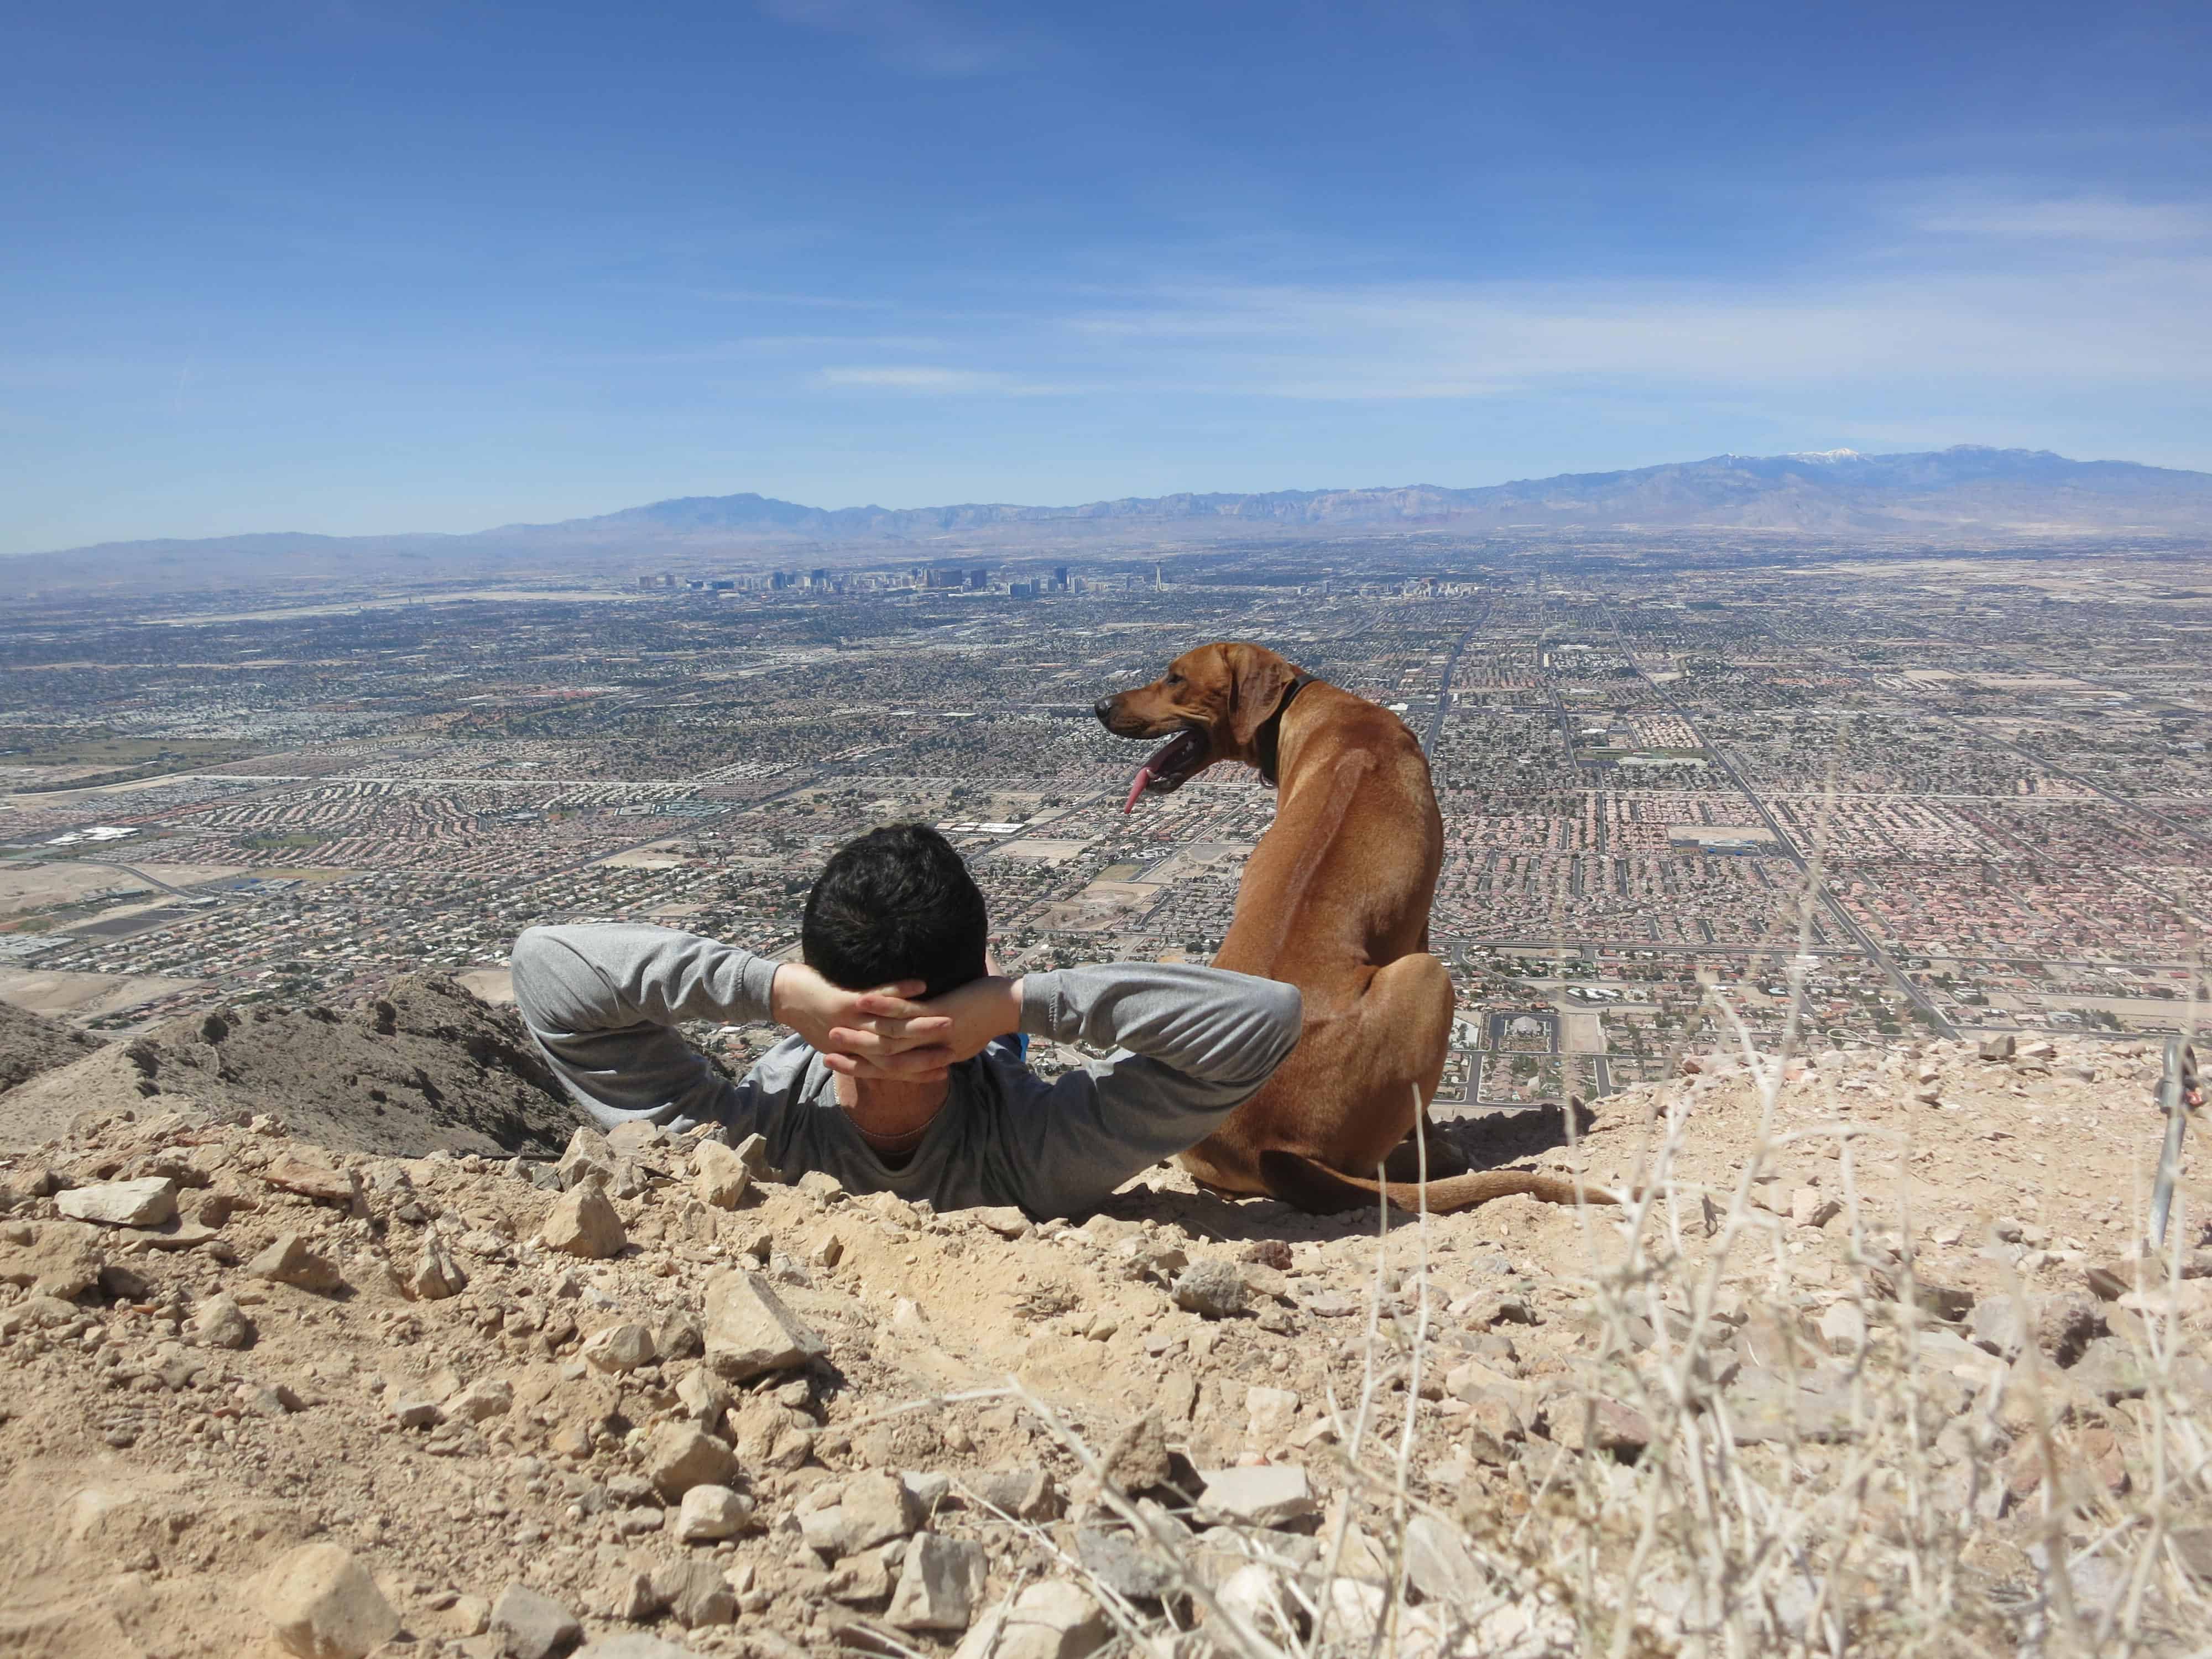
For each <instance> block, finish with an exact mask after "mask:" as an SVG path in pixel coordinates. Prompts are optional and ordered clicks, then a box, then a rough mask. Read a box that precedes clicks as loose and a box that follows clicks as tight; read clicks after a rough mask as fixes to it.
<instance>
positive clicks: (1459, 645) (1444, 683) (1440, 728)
mask: <svg viewBox="0 0 2212 1659" xmlns="http://www.w3.org/2000/svg"><path fill="white" fill-rule="evenodd" d="M1483 615H1484V618H1485V619H1486V618H1487V617H1488V615H1489V607H1488V606H1485V607H1484V611H1483ZM1481 628H1482V620H1480V619H1478V620H1477V621H1476V623H1474V626H1473V627H1471V628H1469V629H1468V630H1467V632H1466V633H1464V634H1462V635H1460V636H1459V638H1458V639H1457V640H1456V641H1454V642H1453V645H1452V648H1451V655H1450V656H1449V657H1447V658H1445V659H1444V671H1443V677H1442V678H1439V679H1438V680H1437V713H1436V718H1435V719H1433V720H1431V721H1430V722H1429V735H1428V736H1427V737H1425V738H1423V739H1422V740H1421V751H1422V753H1424V754H1425V755H1426V756H1427V757H1429V759H1430V760H1431V762H1433V761H1434V760H1435V759H1436V757H1437V739H1439V738H1442V737H1443V734H1444V716H1445V715H1446V714H1449V713H1451V683H1452V671H1454V670H1455V669H1456V668H1457V667H1458V666H1459V656H1460V653H1461V652H1462V651H1464V650H1466V649H1467V642H1468V641H1469V640H1471V639H1473V638H1474V636H1475V635H1476V634H1477V633H1479V632H1480V631H1481Z"/></svg>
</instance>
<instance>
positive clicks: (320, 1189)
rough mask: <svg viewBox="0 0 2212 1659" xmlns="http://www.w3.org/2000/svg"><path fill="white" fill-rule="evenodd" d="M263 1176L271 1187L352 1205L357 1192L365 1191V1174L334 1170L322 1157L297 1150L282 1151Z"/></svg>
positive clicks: (325, 1200)
mask: <svg viewBox="0 0 2212 1659" xmlns="http://www.w3.org/2000/svg"><path fill="white" fill-rule="evenodd" d="M261 1178H262V1180H264V1181H265V1182H268V1183H269V1185H270V1186H271V1187H281V1188H283V1189H284V1190H285V1191H286V1192H288V1193H297V1194H300V1196H301V1197H302V1198H312V1199H314V1200H317V1201H318V1202H319V1203H324V1204H339V1205H343V1206H347V1207H348V1208H350V1207H352V1205H353V1200H354V1197H355V1195H356V1194H358V1193H359V1192H360V1191H361V1177H360V1176H357V1175H356V1174H355V1173H354V1172H353V1171H352V1170H334V1169H332V1168H331V1166H330V1165H329V1164H325V1163H323V1162H321V1161H320V1160H319V1159H316V1158H302V1157H301V1155H300V1154H299V1153H297V1152H280V1153H278V1154H277V1156H276V1158H272V1159H270V1163H269V1164H268V1166H267V1167H266V1168H265V1169H264V1170H262V1171H261Z"/></svg>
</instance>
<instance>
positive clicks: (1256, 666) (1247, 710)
mask: <svg viewBox="0 0 2212 1659" xmlns="http://www.w3.org/2000/svg"><path fill="white" fill-rule="evenodd" d="M1221 654H1222V656H1223V657H1224V658H1225V659H1227V663H1228V667H1229V734H1230V735H1231V737H1233V738H1236V739H1237V746H1238V747H1239V748H1248V747H1249V746H1250V744H1251V743H1252V740H1253V739H1254V738H1256V737H1257V736H1258V735H1259V732H1260V728H1261V726H1265V725H1266V724H1267V717H1268V716H1269V715H1270V714H1273V713H1274V712H1275V709H1276V708H1277V707H1278V705H1279V704H1280V703H1281V702H1282V701H1283V693H1284V692H1285V691H1287V690H1290V689H1291V681H1292V680H1294V679H1296V678H1297V677H1298V671H1297V669H1295V668H1293V667H1292V666H1291V665H1290V664H1289V663H1287V662H1285V661H1284V660H1283V659H1282V658H1280V657H1279V656H1277V655H1276V654H1275V653H1273V652H1272V651H1270V650H1268V649H1267V647H1266V646H1264V645H1243V644H1237V645H1225V646H1223V647H1221Z"/></svg>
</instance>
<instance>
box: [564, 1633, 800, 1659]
mask: <svg viewBox="0 0 2212 1659" xmlns="http://www.w3.org/2000/svg"><path fill="white" fill-rule="evenodd" d="M792 1651H793V1653H797V1652H798V1651H799V1650H798V1649H796V1648H794V1649H793V1650H792ZM575 1659H694V1656H693V1654H692V1651H691V1650H690V1649H689V1648H679V1647H678V1646H677V1645H676V1644H674V1643H673V1642H664V1641H662V1640H661V1639H660V1638H659V1637H658V1636H647V1635H644V1634H642V1633H641V1632H636V1631H630V1632H626V1633H624V1634H623V1635H621V1636H603V1637H601V1638H599V1640H598V1641H596V1642H594V1643H592V1644H591V1646H589V1647H587V1648H579V1649H578V1650H576V1656H575Z"/></svg>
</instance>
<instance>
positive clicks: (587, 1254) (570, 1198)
mask: <svg viewBox="0 0 2212 1659" xmlns="http://www.w3.org/2000/svg"><path fill="white" fill-rule="evenodd" d="M576 1133H578V1134H582V1133H584V1131H583V1130H581V1129H579V1130H578V1131H577V1132H576ZM538 1237H539V1238H540V1239H541V1240H542V1241H543V1242H544V1244H545V1246H546V1248H547V1249H554V1250H560V1251H562V1252H564V1253H566V1254H567V1255H576V1256H581V1257H583V1258H584V1259H585V1260H586V1261H605V1259H606V1258H607V1257H609V1256H612V1255H621V1254H622V1252H623V1248H624V1247H625V1246H627V1245H628V1244H629V1235H628V1234H626V1233H625V1232H623V1225H622V1218H621V1217H620V1216H618V1215H617V1214H616V1213H615V1206H614V1202H613V1200H611V1199H610V1198H608V1196H607V1195H606V1193H605V1190H604V1189H603V1188H600V1187H599V1185H597V1184H596V1183H587V1184H586V1185H584V1186H581V1187H574V1188H570V1189H569V1190H568V1192H566V1193H563V1194H562V1195H561V1196H560V1197H559V1198H557V1199H556V1200H554V1203H553V1207H552V1208H551V1209H550V1210H548V1211H547V1212H545V1221H544V1225H543V1226H542V1227H540V1228H539V1230H538Z"/></svg>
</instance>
